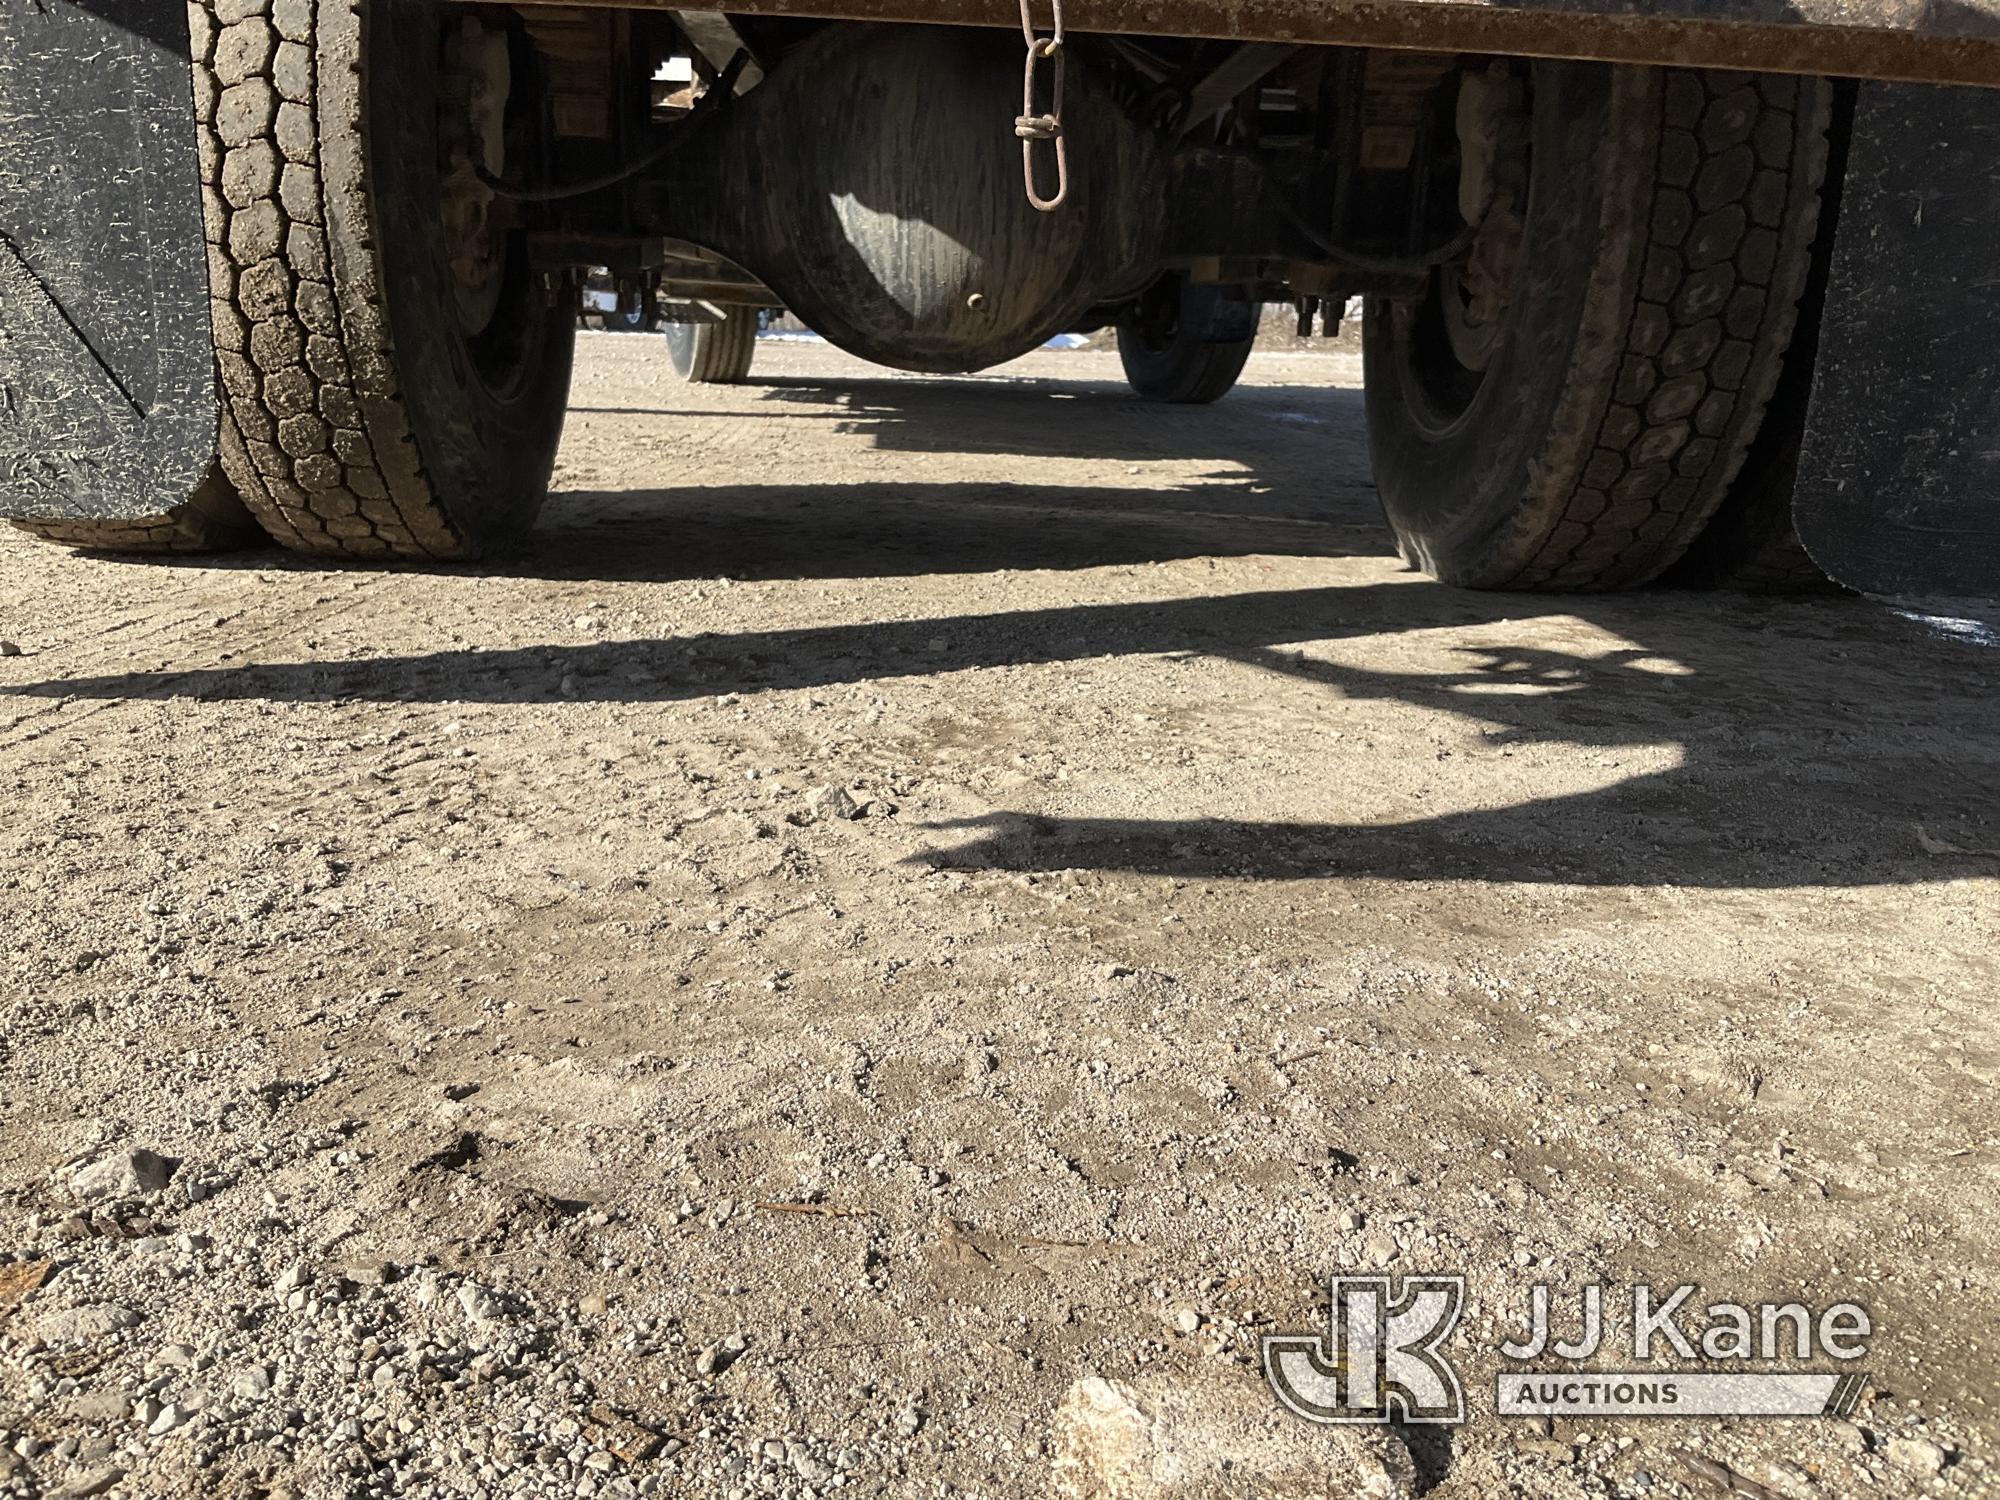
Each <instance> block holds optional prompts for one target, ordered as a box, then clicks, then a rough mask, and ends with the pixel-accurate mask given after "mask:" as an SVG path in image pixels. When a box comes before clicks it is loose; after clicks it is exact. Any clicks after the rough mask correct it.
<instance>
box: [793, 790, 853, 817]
mask: <svg viewBox="0 0 2000 1500" xmlns="http://www.w3.org/2000/svg"><path fill="white" fill-rule="evenodd" d="M805 809H806V816H807V818H808V819H809V820H810V821H813V822H825V821H829V820H831V819H834V818H843V819H846V820H848V821H850V822H851V821H852V820H853V819H855V818H858V817H860V816H861V812H862V809H861V804H860V803H859V802H856V801H855V800H854V798H853V797H852V796H851V795H850V794H849V793H848V790H847V788H846V787H841V786H816V787H814V788H813V789H812V790H811V791H809V792H807V793H806V802H805Z"/></svg>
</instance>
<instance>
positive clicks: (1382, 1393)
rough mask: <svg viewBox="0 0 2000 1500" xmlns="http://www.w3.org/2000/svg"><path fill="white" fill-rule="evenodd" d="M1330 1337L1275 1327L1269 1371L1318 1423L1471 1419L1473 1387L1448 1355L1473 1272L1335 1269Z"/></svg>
mask: <svg viewBox="0 0 2000 1500" xmlns="http://www.w3.org/2000/svg"><path fill="white" fill-rule="evenodd" d="M1327 1287H1328V1290H1329V1291H1330V1292H1331V1294H1332V1297H1331V1302H1332V1318H1331V1321H1330V1324H1329V1326H1328V1328H1327V1331H1326V1333H1325V1334H1324V1335H1316V1334H1309V1333H1306V1334H1297V1333H1273V1334H1266V1335H1265V1336H1264V1340H1263V1350H1264V1375H1265V1378H1266V1379H1268V1380H1269V1381H1270V1382H1271V1389H1272V1390H1274V1391H1276V1392H1277V1393H1278V1399H1279V1400H1280V1401H1282V1402H1283V1403H1284V1404H1285V1406H1286V1408H1287V1409H1288V1410H1290V1411H1292V1412H1294V1413H1296V1414H1297V1415H1299V1416H1301V1417H1304V1418H1305V1419H1306V1420H1307V1421H1308V1422H1437V1423H1447V1422H1449V1423H1457V1422H1463V1421H1464V1420H1465V1388H1464V1387H1463V1386H1462V1385H1460V1384H1459V1380H1458V1371H1456V1370H1454V1369H1453V1368H1452V1367H1451V1361H1449V1360H1448V1359H1446V1358H1445V1357H1444V1355H1442V1354H1440V1353H1439V1352H1438V1350H1439V1347H1440V1346H1441V1345H1442V1344H1443V1343H1444V1341H1445V1340H1446V1339H1448V1338H1450V1337H1451V1331H1452V1329H1454V1328H1455V1327H1457V1326H1458V1315H1459V1311H1460V1309H1462V1308H1463V1307H1464V1305H1465V1278H1464V1277H1463V1276H1406V1277H1404V1278H1403V1284H1402V1292H1401V1294H1400V1295H1396V1294H1395V1292H1394V1288H1393V1287H1392V1285H1391V1283H1390V1280H1389V1278H1388V1277H1386V1276H1335V1277H1333V1278H1332V1279H1331V1280H1330V1281H1329V1282H1328V1283H1327Z"/></svg>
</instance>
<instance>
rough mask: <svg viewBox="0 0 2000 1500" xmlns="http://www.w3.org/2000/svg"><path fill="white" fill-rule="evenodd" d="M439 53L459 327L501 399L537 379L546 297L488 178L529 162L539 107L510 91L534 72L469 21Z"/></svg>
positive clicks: (445, 38) (508, 44)
mask: <svg viewBox="0 0 2000 1500" xmlns="http://www.w3.org/2000/svg"><path fill="white" fill-rule="evenodd" d="M439 46H440V57H441V67H440V70H439V84H438V94H437V119H438V127H437V140H438V170H439V177H440V180H439V197H440V215H439V217H440V222H441V225H442V235H441V250H442V254H443V256H444V259H445V262H446V266H447V269H448V272H449V275H450V286H451V293H452V301H453V308H454V311H455V313H456V315H457V316H456V329H457V333H458V335H459V343H460V346H461V347H462V348H463V349H464V351H465V354H466V356H467V362H468V363H469V364H470V366H471V368H472V370H473V372H474V373H475V374H476V376H477V378H478V380H479V383H480V384H481V385H482V386H484V387H485V389H486V390H487V391H488V392H489V393H490V394H491V395H492V396H493V397H494V398H495V399H496V400H498V401H501V402H507V401H511V400H513V399H515V398H516V397H517V396H519V395H520V394H521V392H523V391H524V390H526V389H527V388H528V387H529V386H530V385H532V384H533V382H534V381H535V379H536V378H537V376H538V374H539V370H540V365H541V359H542V338H541V325H542V321H543V316H542V315H543V314H544V313H545V311H546V302H547V298H546V295H545V292H544V289H543V287H542V285H541V278H540V277H539V276H537V275H536V274H535V272H534V270H533V268H532V266H531V265H530V264H529V261H528V256H527V242H526V237H525V235H524V234H523V232H522V231H521V229H520V228H519V227H518V225H517V223H516V217H517V216H516V215H515V214H514V212H513V205H512V204H510V203H509V202H507V201H506V200H505V199H503V198H501V197H500V195H499V194H497V193H495V192H494V191H493V189H492V188H491V187H490V186H489V185H488V182H487V180H486V179H488V178H493V179H500V178H504V176H505V174H506V166H507V163H508V161H509V160H515V161H531V160H533V159H535V156H536V149H535V148H536V144H537V141H538V138H539V136H540V134H541V129H542V121H541V105H540V101H539V100H538V99H537V97H536V94H535V91H534V90H533V89H532V88H527V87H516V86H515V85H516V82H517V80H527V79H532V78H533V77H534V72H533V69H532V66H531V65H530V64H531V60H530V59H526V58H523V57H522V56H520V55H519V49H518V46H517V44H516V41H515V38H514V37H513V35H512V34H511V33H510V32H507V31H504V30H500V29H496V28H492V27H488V26H485V25H482V24H481V23H480V22H479V21H478V20H477V19H475V18H473V17H470V16H467V17H463V18H461V19H460V20H459V21H458V22H457V24H455V25H453V24H446V25H444V26H443V27H442V30H441V35H440V38H439Z"/></svg>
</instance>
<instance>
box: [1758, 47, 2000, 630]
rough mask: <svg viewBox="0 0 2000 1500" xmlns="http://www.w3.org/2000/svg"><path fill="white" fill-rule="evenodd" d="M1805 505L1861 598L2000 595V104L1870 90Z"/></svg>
mask: <svg viewBox="0 0 2000 1500" xmlns="http://www.w3.org/2000/svg"><path fill="white" fill-rule="evenodd" d="M1793 506H1794V516H1795V519H1796V521H1797V524H1798V530H1799V538H1800V540H1801V541H1803V542H1804V543H1805V547H1806V550H1807V551H1808V552H1809V553H1811V554H1812V558H1813V561H1815V562H1817V563H1818V564H1819V565H1820V566H1821V567H1822V568H1824V569H1825V570H1826V571H1827V573H1828V574H1829V575H1830V576H1831V577H1833V578H1834V579H1836V580H1837V581H1839V582H1841V583H1844V584H1846V585H1847V586H1848V587H1849V588H1855V589H1860V590H1862V591H1864V592H1866V593H1871V594H1887V595H1910V594H1946V595H1954V596H1959V597H1964V598H1972V599H1993V598H2000V92H1993V91H1989V90H1986V89H1962V88H1935V87H1928V86H1921V85H1914V84H1885V83H1863V84H1861V85H1860V86H1859V90H1858V93H1857V95H1856V99H1855V110H1854V132H1853V137H1852V143H1851V145H1850V147H1849V150H1848V164H1847V178H1846V185H1845V187H1844V189H1843V191H1842V194H1841V200H1840V218H1839V221H1838V227H1837V229H1836V231H1835V235H1834V246H1833V265H1832V271H1831V278H1830V280H1829V283H1828V286H1827V298H1826V312H1825V316H1824V318H1823V320H1822V322H1821V325H1820V345H1819V359H1818V365H1817V369H1816V372H1815V375H1814V380H1813V393H1812V404H1811V407H1810V408H1809V410H1808V414H1807V418H1806V434H1805V446H1804V448H1803V450H1802V451H1801V453H1800V460H1799V480H1798V489H1797V491H1796V494H1795V499H1794V502H1793Z"/></svg>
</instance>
